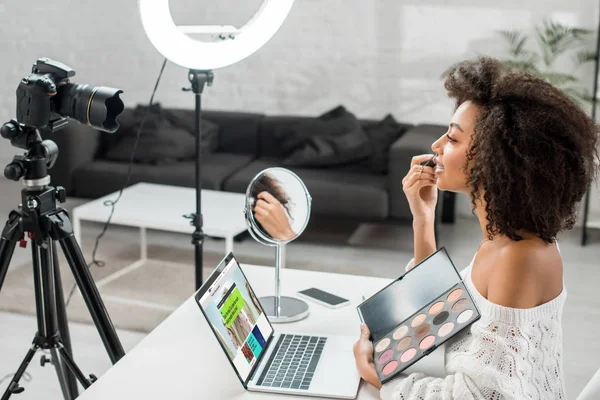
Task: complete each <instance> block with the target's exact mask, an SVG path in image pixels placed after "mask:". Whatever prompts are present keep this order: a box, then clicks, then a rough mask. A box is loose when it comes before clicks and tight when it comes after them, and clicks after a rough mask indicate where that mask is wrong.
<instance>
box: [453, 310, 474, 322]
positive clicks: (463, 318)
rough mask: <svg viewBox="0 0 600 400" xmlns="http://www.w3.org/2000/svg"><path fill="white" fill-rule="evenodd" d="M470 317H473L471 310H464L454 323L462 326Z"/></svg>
mask: <svg viewBox="0 0 600 400" xmlns="http://www.w3.org/2000/svg"><path fill="white" fill-rule="evenodd" d="M472 315H473V310H465V311H463V312H462V313H460V315H459V316H458V318H456V321H458V323H459V324H464V323H465V322H467V321H468V320H469V318H471V316H472Z"/></svg>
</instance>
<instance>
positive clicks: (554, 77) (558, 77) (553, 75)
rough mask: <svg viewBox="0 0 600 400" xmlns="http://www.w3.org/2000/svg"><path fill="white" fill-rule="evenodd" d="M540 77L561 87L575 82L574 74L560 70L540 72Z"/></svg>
mask: <svg viewBox="0 0 600 400" xmlns="http://www.w3.org/2000/svg"><path fill="white" fill-rule="evenodd" d="M540 77H541V78H543V79H545V80H546V81H548V82H549V83H551V84H552V85H554V86H557V87H561V86H563V85H565V84H567V83H574V82H577V78H576V77H575V76H573V75H570V74H565V73H562V72H542V73H540Z"/></svg>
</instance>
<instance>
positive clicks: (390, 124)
mask: <svg viewBox="0 0 600 400" xmlns="http://www.w3.org/2000/svg"><path fill="white" fill-rule="evenodd" d="M410 127H411V125H408V124H401V123H399V122H398V121H396V119H394V117H393V116H392V115H391V114H388V115H386V116H385V117H384V118H383V119H382V120H381V121H378V122H376V123H374V124H369V125H366V126H365V127H364V130H365V132H366V134H367V136H368V138H369V142H370V144H371V146H372V152H371V155H370V157H369V158H368V159H367V160H365V163H366V165H367V167H368V169H369V170H370V171H371V172H373V173H374V174H387V172H388V167H389V166H388V164H389V159H390V147H391V146H392V144H393V143H394V142H395V141H396V140H398V139H399V138H401V137H402V135H403V134H404V132H406V131H407V130H408V128H410Z"/></svg>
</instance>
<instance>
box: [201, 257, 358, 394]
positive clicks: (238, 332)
mask: <svg viewBox="0 0 600 400" xmlns="http://www.w3.org/2000/svg"><path fill="white" fill-rule="evenodd" d="M195 298H196V302H197V303H198V305H199V306H200V309H201V310H202V313H203V314H204V316H205V317H206V320H207V321H208V324H209V325H210V327H211V329H212V331H213V333H214V334H215V336H216V338H217V340H218V342H219V343H220V345H221V347H222V349H223V351H224V352H225V355H226V356H227V357H228V358H229V361H230V363H231V366H232V368H233V369H234V371H235V373H236V374H237V376H238V378H239V379H240V381H241V382H242V385H243V386H244V388H245V389H246V390H248V391H257V392H271V393H284V394H294V395H306V396H319V397H330V398H337V399H355V398H356V396H357V394H358V386H359V384H360V375H359V374H358V371H357V370H356V366H355V362H354V355H353V351H352V346H353V345H354V343H355V342H356V340H358V338H357V337H352V336H328V335H306V334H289V333H278V332H275V329H273V326H272V325H271V322H270V321H269V318H268V317H267V315H266V314H265V313H264V311H263V307H262V305H261V304H260V301H259V300H258V297H257V296H256V295H255V293H254V291H253V290H252V287H251V286H250V283H249V282H248V280H247V279H246V276H245V275H244V272H243V271H242V269H241V267H240V265H239V263H238V262H237V260H236V259H235V257H234V256H233V253H229V254H228V255H227V256H225V258H223V260H222V261H221V263H220V264H219V265H218V266H217V268H216V269H215V270H214V271H213V273H212V274H211V275H210V277H209V278H208V279H207V280H206V281H205V282H204V284H203V285H202V287H201V288H200V289H199V290H198V291H197V292H196V295H195Z"/></svg>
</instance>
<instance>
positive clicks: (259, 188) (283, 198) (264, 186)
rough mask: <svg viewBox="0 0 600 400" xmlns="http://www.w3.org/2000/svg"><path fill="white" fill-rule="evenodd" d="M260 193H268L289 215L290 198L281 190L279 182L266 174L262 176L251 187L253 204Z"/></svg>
mask: <svg viewBox="0 0 600 400" xmlns="http://www.w3.org/2000/svg"><path fill="white" fill-rule="evenodd" d="M262 192H269V193H270V194H271V195H272V196H273V197H275V198H276V199H277V201H279V202H280V203H281V205H282V206H283V207H284V208H285V210H286V211H287V213H288V215H289V214H290V209H289V208H290V198H289V196H288V194H287V193H286V192H285V190H283V188H282V187H281V184H280V183H279V181H278V180H277V179H275V178H273V177H272V176H271V175H269V174H268V173H264V174H262V175H261V176H260V177H259V178H258V179H257V180H256V181H255V182H254V184H253V185H252V188H251V190H250V196H251V197H252V198H254V203H255V204H256V201H258V195H259V194H260V193H262Z"/></svg>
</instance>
